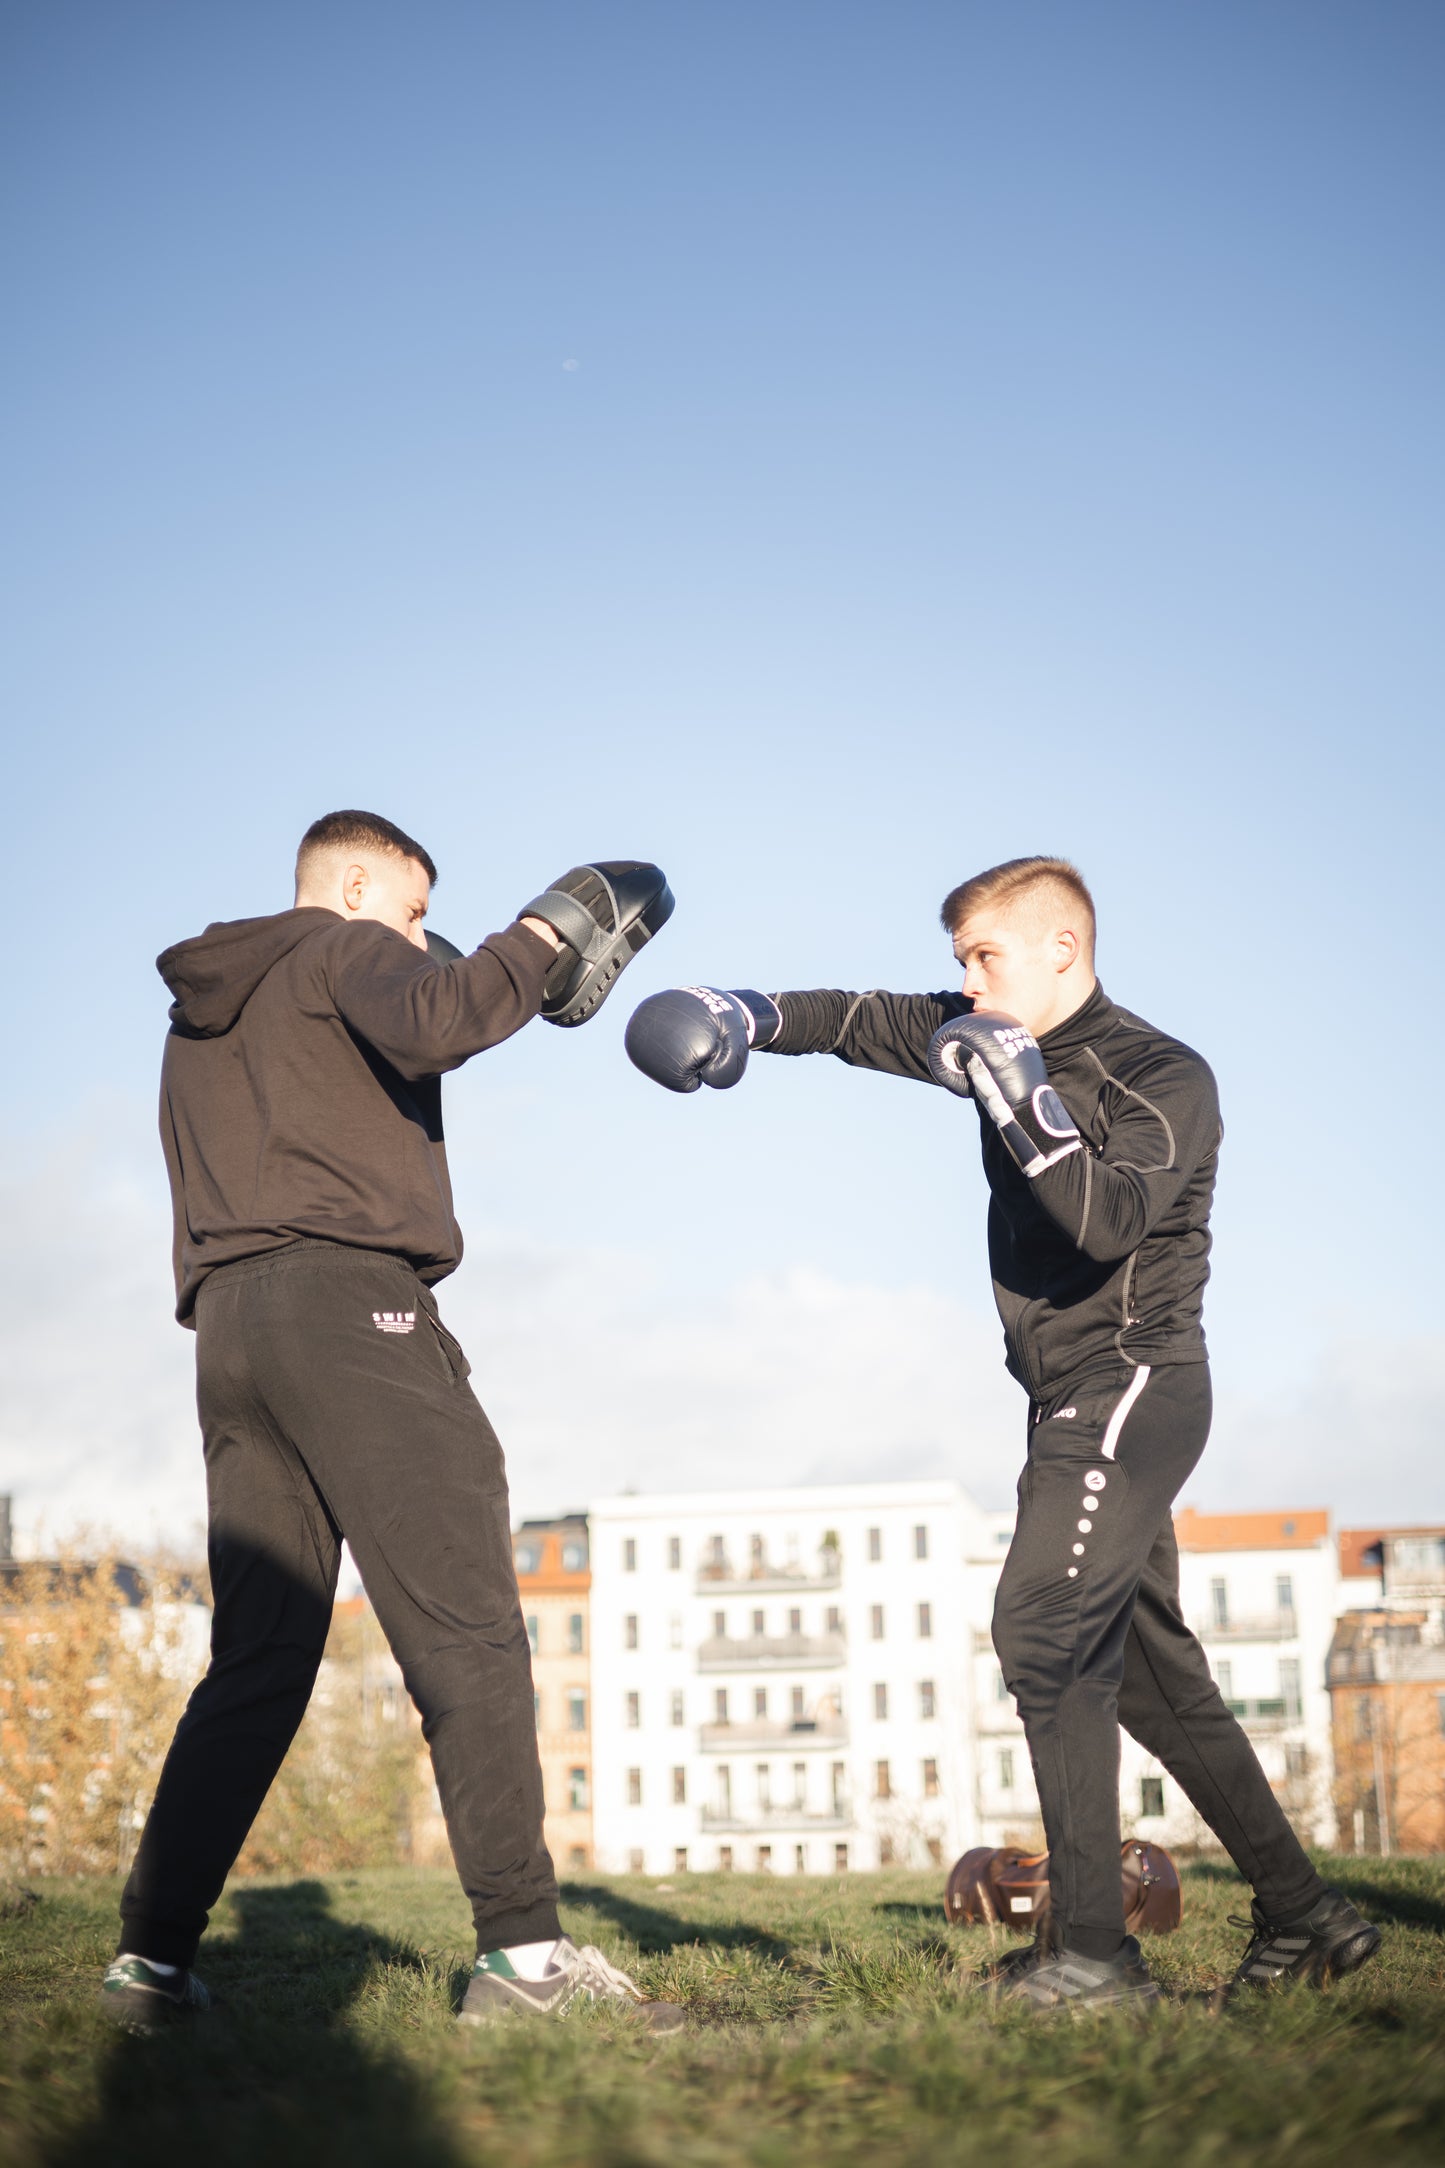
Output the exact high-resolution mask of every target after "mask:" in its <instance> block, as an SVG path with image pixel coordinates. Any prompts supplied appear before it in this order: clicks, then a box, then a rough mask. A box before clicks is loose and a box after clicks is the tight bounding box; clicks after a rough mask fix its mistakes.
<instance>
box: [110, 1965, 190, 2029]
mask: <svg viewBox="0 0 1445 2168" xmlns="http://www.w3.org/2000/svg"><path fill="white" fill-rule="evenodd" d="M100 2006H101V2008H102V2009H103V2010H104V2012H105V2014H106V2016H107V2017H108V2018H109V2019H110V2021H111V2023H112V2024H113V2025H123V2026H124V2027H125V2029H126V2031H127V2032H137V2033H144V2032H155V2031H157V2030H158V2029H159V2028H160V2027H161V2026H162V2025H170V2024H174V2023H175V2021H176V2020H177V2019H178V2018H187V2017H194V2016H196V2014H197V2013H198V2012H199V2011H202V2010H209V2009H210V2007H211V1998H210V1995H209V1993H208V1991H207V1989H206V1988H205V1987H204V1986H203V1984H202V1983H201V1981H199V1980H198V1979H197V1978H196V1976H195V1974H194V1973H193V1972H186V1971H185V1970H183V1969H180V1968H173V1967H172V1966H170V1965H167V1966H166V1967H165V1968H164V1969H161V1968H159V1967H157V1966H155V1965H152V1964H149V1963H148V1962H147V1961H146V1959H145V1958H143V1957H132V1956H130V1955H128V1954H127V1953H126V1952H124V1951H123V1952H122V1953H121V1955H120V1956H119V1957H117V1958H114V1959H113V1960H112V1962H111V1964H110V1965H109V1967H108V1968H107V1971H106V1975H105V1978H104V1979H103V1980H102V1981H101V1983H100Z"/></svg>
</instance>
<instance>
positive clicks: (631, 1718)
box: [624, 1694, 642, 1731]
mask: <svg viewBox="0 0 1445 2168" xmlns="http://www.w3.org/2000/svg"><path fill="white" fill-rule="evenodd" d="M626 1709H627V1713H626V1716H625V1718H624V1722H625V1723H626V1725H627V1729H628V1730H629V1731H640V1730H641V1728H642V1696H641V1694H629V1695H628V1696H627V1705H626Z"/></svg>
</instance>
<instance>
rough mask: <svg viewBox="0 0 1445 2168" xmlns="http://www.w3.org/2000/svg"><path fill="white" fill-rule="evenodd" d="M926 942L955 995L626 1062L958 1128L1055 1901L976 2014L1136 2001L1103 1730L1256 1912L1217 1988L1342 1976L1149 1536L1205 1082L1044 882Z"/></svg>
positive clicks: (835, 1004) (687, 1019)
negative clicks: (1022, 1425)
mask: <svg viewBox="0 0 1445 2168" xmlns="http://www.w3.org/2000/svg"><path fill="white" fill-rule="evenodd" d="M944 916H945V923H946V925H947V926H948V929H949V931H950V933H952V934H953V935H954V937H955V948H956V953H957V954H958V957H959V960H960V962H962V963H963V964H964V965H965V981H964V984H965V991H964V992H963V993H961V994H949V993H940V994H891V993H882V992H873V993H865V994H851V993H843V992H835V991H821V992H813V993H783V994H774V995H771V996H762V995H758V994H754V993H750V992H744V993H741V994H723V993H717V992H715V991H714V990H713V989H710V988H697V989H675V990H673V991H672V992H671V993H668V994H660V995H656V996H654V997H653V998H652V1000H651V1001H649V1002H645V1003H644V1004H643V1005H642V1007H641V1008H640V1009H639V1010H638V1012H637V1014H636V1016H635V1017H634V1018H633V1020H632V1023H631V1025H630V1026H629V1031H628V1050H629V1052H630V1053H631V1054H632V1057H633V1059H634V1060H635V1061H636V1062H637V1064H638V1066H639V1067H641V1068H643V1069H644V1070H646V1072H647V1073H648V1074H649V1075H651V1076H653V1077H655V1078H656V1079H657V1081H659V1082H661V1083H664V1084H667V1085H669V1086H670V1087H671V1088H672V1089H675V1090H688V1089H692V1088H695V1085H696V1083H697V1082H699V1081H700V1082H704V1083H712V1084H717V1085H724V1086H725V1085H728V1084H731V1083H734V1082H736V1081H737V1078H738V1076H739V1075H740V1074H741V1073H742V1065H743V1062H744V1061H745V1059H746V1054H747V1051H748V1048H749V1047H750V1046H751V1047H755V1048H758V1049H765V1050H766V1051H767V1052H769V1053H774V1054H795V1055H796V1054H814V1053H828V1054H833V1055H835V1056H836V1057H837V1058H838V1059H839V1060H841V1061H844V1062H847V1063H849V1064H850V1065H852V1066H855V1067H859V1068H867V1069H878V1070H882V1071H884V1072H885V1073H887V1074H889V1075H892V1076H899V1077H911V1078H914V1079H917V1080H919V1081H922V1082H925V1083H928V1082H938V1083H943V1084H945V1085H946V1086H948V1087H949V1088H951V1089H954V1090H958V1091H962V1092H963V1093H965V1094H966V1095H968V1096H971V1097H974V1098H975V1099H976V1100H977V1102H978V1105H979V1116H980V1135H981V1142H982V1148H983V1164H984V1172H985V1174H986V1176H987V1179H988V1184H989V1191H990V1202H989V1216H988V1242H989V1258H990V1265H991V1270H992V1276H993V1285H994V1294H995V1298H996V1300H997V1303H998V1309H999V1315H1000V1317H1001V1318H1002V1320H1003V1326H1004V1339H1005V1346H1006V1350H1007V1362H1008V1367H1009V1370H1010V1371H1011V1372H1012V1374H1013V1376H1014V1377H1015V1378H1017V1380H1018V1381H1019V1383H1020V1384H1021V1385H1022V1386H1023V1387H1024V1389H1025V1390H1026V1392H1027V1393H1028V1395H1029V1417H1028V1454H1027V1460H1026V1463H1025V1467H1024V1471H1023V1475H1022V1477H1021V1479H1020V1482H1019V1494H1018V1495H1019V1511H1018V1521H1017V1526H1016V1530H1015V1534H1014V1538H1013V1542H1012V1545H1011V1547H1010V1550H1009V1555H1008V1559H1007V1561H1006V1564H1005V1566H1004V1570H1003V1574H1002V1577H1001V1580H1000V1583H999V1589H998V1596H997V1603H996V1607H995V1612H994V1643H995V1647H996V1648H997V1650H998V1655H999V1660H1000V1663H1001V1665H1002V1668H1003V1673H1004V1677H1005V1680H1006V1682H1007V1684H1008V1687H1009V1690H1010V1692H1011V1693H1012V1694H1013V1695H1014V1696H1015V1698H1016V1700H1017V1702H1018V1707H1019V1712H1020V1714H1021V1716H1022V1717H1023V1721H1024V1727H1025V1732H1026V1735H1027V1738H1028V1743H1029V1751H1030V1755H1031V1757H1032V1761H1033V1766H1034V1772H1035V1778H1036V1781H1037V1786H1038V1794H1039V1802H1040V1807H1041V1811H1042V1814H1043V1820H1044V1828H1045V1832H1046V1835H1047V1839H1048V1845H1049V1854H1050V1861H1049V1879H1050V1893H1051V1908H1050V1909H1051V1922H1050V1931H1049V1935H1048V1937H1047V1938H1045V1939H1043V1940H1041V1941H1040V1943H1039V1944H1038V1945H1037V1946H1036V1947H1035V1948H1034V1949H1033V1950H1031V1951H1028V1952H1026V1953H1020V1956H1019V1958H1017V1959H1015V1960H1013V1961H1010V1962H1008V1963H1007V1964H1006V1965H1005V1966H1003V1967H1002V1968H995V1970H994V1974H993V1982H992V1984H994V1985H995V1986H998V1987H1001V1988H1003V1989H1004V1990H1005V1991H1008V1992H1012V1993H1015V1994H1018V1995H1021V1996H1023V1997H1025V1998H1026V1999H1027V2000H1029V2001H1030V2002H1032V2003H1034V2004H1035V2005H1038V2006H1042V2007H1052V2006H1054V2005H1055V2004H1058V2003H1072V2002H1077V2001H1086V2002H1108V2001H1118V2000H1125V1999H1131V1998H1135V1997H1139V1996H1144V1997H1148V1996H1151V1995H1152V1994H1153V1993H1154V1992H1155V1990H1154V1989H1153V1985H1152V1983H1151V1982H1150V1981H1149V1979H1148V1975H1147V1973H1146V1972H1145V1970H1144V1968H1143V1966H1142V1964H1141V1963H1140V1961H1139V1958H1138V1948H1137V1945H1136V1944H1133V1943H1132V1942H1131V1941H1129V1940H1128V1939H1127V1938H1126V1936H1125V1932H1124V1914H1123V1903H1122V1887H1121V1877H1120V1867H1119V1859H1120V1835H1119V1796H1118V1724H1119V1723H1120V1722H1122V1723H1123V1724H1124V1725H1125V1726H1126V1728H1127V1729H1128V1730H1129V1731H1130V1732H1131V1733H1132V1734H1133V1736H1134V1737H1135V1738H1136V1739H1137V1740H1139V1742H1140V1743H1141V1745H1143V1746H1144V1747H1146V1748H1147V1749H1148V1751H1149V1752H1150V1753H1152V1754H1154V1755H1156V1756H1157V1757H1158V1759H1159V1760H1160V1761H1161V1762H1162V1763H1163V1765H1164V1767H1165V1768H1166V1769H1168V1770H1169V1772H1170V1774H1171V1775H1172V1776H1173V1777H1174V1778H1175V1780H1176V1782H1177V1783H1178V1784H1179V1785H1180V1787H1181V1789H1182V1790H1183V1791H1184V1792H1185V1794H1186V1795H1187V1796H1188V1798H1189V1799H1190V1800H1191V1801H1192V1802H1193V1804H1194V1806H1195V1808H1196V1809H1197V1810H1198V1812H1199V1814H1200V1815H1201V1816H1202V1817H1203V1819H1204V1820H1205V1822H1207V1824H1208V1825H1209V1827H1210V1828H1211V1829H1212V1830H1213V1831H1214V1832H1215V1834H1216V1835H1217V1836H1218V1837H1219V1839H1220V1841H1221V1843H1222V1844H1223V1845H1224V1846H1225V1847H1226V1849H1227V1850H1228V1852H1229V1853H1230V1855H1231V1857H1232V1858H1233V1859H1234V1860H1235V1862H1236V1863H1237V1865H1238V1866H1239V1868H1240V1870H1241V1871H1242V1873H1244V1874H1245V1875H1246V1876H1247V1877H1248V1879H1249V1881H1250V1883H1251V1884H1252V1886H1253V1889H1254V1892H1255V1922H1256V1933H1255V1935H1254V1937H1253V1938H1252V1940H1251V1944H1250V1949H1249V1951H1248V1953H1247V1955H1246V1958H1245V1960H1244V1962H1243V1964H1242V1965H1241V1967H1240V1975H1239V1976H1240V1977H1247V1978H1249V1979H1250V1980H1253V1981H1259V1980H1265V1979H1274V1978H1279V1977H1283V1976H1284V1975H1285V1974H1286V1973H1295V1974H1307V1975H1309V1976H1311V1977H1315V1978H1321V1977H1324V1976H1325V1975H1326V1974H1327V1973H1329V1972H1331V1971H1334V1972H1338V1971H1344V1970H1349V1969H1351V1968H1352V1966H1353V1965H1354V1964H1358V1963H1361V1962H1363V1960H1364V1958H1365V1957H1367V1956H1368V1955H1369V1954H1370V1953H1371V1951H1372V1950H1373V1949H1374V1947H1375V1946H1376V1943H1377V1942H1378V1936H1377V1934H1376V1932H1375V1930H1374V1929H1373V1928H1370V1927H1369V1926H1368V1925H1367V1924H1366V1923H1365V1922H1363V1921H1361V1920H1360V1919H1359V1916H1358V1914H1356V1913H1355V1912H1354V1910H1353V1907H1351V1906H1349V1905H1348V1904H1347V1903H1346V1901H1345V1900H1344V1899H1343V1898H1342V1897H1340V1896H1339V1894H1338V1893H1337V1892H1331V1891H1327V1890H1326V1888H1325V1885H1324V1883H1323V1882H1322V1881H1321V1879H1320V1877H1319V1875H1318V1874H1317V1873H1316V1872H1315V1869H1314V1867H1313V1866H1312V1865H1311V1863H1310V1861H1309V1859H1308V1858H1307V1856H1306V1855H1305V1853H1304V1851H1303V1849H1302V1848H1301V1846H1300V1843H1299V1841H1298V1839H1297V1838H1296V1836H1295V1834H1294V1832H1293V1830H1292V1829H1291V1827H1290V1825H1289V1823H1288V1821H1287V1820H1286V1818H1285V1815H1284V1813H1283V1811H1282V1810H1281V1808H1280V1806H1279V1804H1278V1802H1277V1800H1276V1799H1275V1797H1274V1794H1273V1792H1272V1791H1271V1789H1270V1786H1269V1783H1268V1781H1267V1779H1266V1778H1265V1775H1264V1773H1263V1771H1262V1769H1261V1768H1260V1765H1259V1762H1258V1760H1257V1758H1256V1756H1255V1754H1254V1751H1253V1749H1252V1748H1251V1746H1250V1744H1249V1741H1248V1739H1247V1738H1246V1737H1245V1735H1244V1732H1243V1731H1242V1730H1241V1728H1240V1726H1239V1724H1238V1723H1237V1722H1236V1721H1235V1719H1234V1717H1233V1716H1232V1715H1231V1714H1230V1712H1229V1710H1228V1708H1227V1707H1226V1706H1225V1703H1224V1701H1223V1699H1222V1698H1221V1696H1220V1693H1219V1690H1218V1688H1217V1687H1216V1685H1215V1683H1214V1680H1213V1678H1212V1677H1211V1675H1210V1671H1209V1666H1208V1663H1207V1660H1206V1658H1205V1655H1204V1652H1203V1650H1202V1649H1201V1647H1200V1645H1199V1643H1198V1641H1197V1640H1196V1639H1195V1637H1194V1635H1193V1634H1192V1633H1191V1632H1190V1631H1189V1629H1188V1627H1187V1626H1186V1625H1185V1623H1184V1619H1183V1615H1182V1613H1181V1610H1180V1604H1179V1559H1178V1552H1177V1549H1176V1546H1175V1539H1174V1528H1173V1521H1172V1517H1171V1507H1172V1505H1173V1502H1174V1500H1175V1499H1176V1497H1177V1496H1178V1494H1179V1491H1180V1489H1181V1487H1182V1486H1183V1484H1184V1483H1185V1482H1186V1481H1187V1479H1188V1477H1189V1476H1190V1474H1191V1473H1192V1471H1193V1469H1194V1467H1195V1465H1196V1463H1197V1462H1198V1460H1199V1457H1200V1454H1201V1453H1202V1451H1203V1449H1204V1443H1205V1439H1206V1437H1207V1435H1208V1431H1209V1418H1210V1385H1209V1370H1208V1365H1207V1361H1206V1355H1205V1345H1204V1333H1203V1327H1202V1323H1201V1308H1202V1297H1203V1290H1204V1283H1205V1280H1206V1278H1207V1277H1208V1269H1209V1266H1208V1259H1209V1207H1210V1201H1211V1198H1212V1196H1213V1191H1214V1180H1215V1173H1216V1168H1217V1163H1218V1151H1219V1143H1220V1136H1221V1129H1220V1120H1219V1105H1218V1098H1217V1094H1216V1091H1215V1084H1214V1078H1213V1076H1212V1074H1211V1073H1210V1070H1209V1068H1208V1066H1207V1064H1206V1063H1205V1062H1204V1061H1203V1060H1201V1058H1200V1057H1199V1055H1197V1054H1196V1053H1194V1052H1193V1051H1192V1050H1191V1049H1190V1048H1189V1047H1187V1046H1184V1045H1182V1044H1181V1043H1180V1042H1179V1041H1178V1040H1177V1039H1173V1038H1171V1037H1169V1036H1168V1035H1167V1034H1166V1033H1164V1032H1162V1031H1159V1030H1157V1029H1156V1028H1155V1027H1154V1026H1153V1025H1151V1024H1147V1023H1145V1022H1143V1020H1142V1019H1141V1018H1139V1017H1137V1016H1134V1015H1132V1014H1130V1012H1129V1011H1128V1010H1126V1009H1122V1008H1119V1007H1118V1006H1117V1005H1116V1004H1115V1003H1114V1002H1112V1001H1111V1000H1110V999H1109V998H1108V996H1107V995H1106V994H1105V992H1104V990H1103V988H1102V987H1101V986H1100V985H1099V984H1098V982H1097V980H1096V979H1095V978H1094V975H1093V968H1092V962H1093V907H1092V903H1091V901H1090V899H1089V897H1088V891H1087V889H1085V888H1084V886H1083V883H1082V881H1081V880H1080V878H1079V876H1078V874H1077V873H1076V872H1075V870H1074V869H1073V868H1072V867H1069V866H1067V865H1066V864H1065V863H1064V862H1062V861H1054V860H1023V861H1014V862H1011V863H1010V864H1009V865H1008V866H1004V867H999V868H994V869H992V870H991V871H990V872H989V873H987V874H984V875H980V876H978V877H976V879H975V881H973V882H969V883H965V884H963V886H962V888H960V889H958V890H955V891H954V892H953V894H952V895H951V896H950V897H949V899H948V901H947V903H946V904H945V907H944ZM1005 995H1007V996H1010V997H1011V998H1008V999H1005V998H1003V997H1004V996H1005ZM1025 1011H1029V1012H1030V1013H1028V1014H1025V1013H1024V1012H1025ZM1035 1022H1036V1028H1037V1029H1038V1032H1039V1036H1038V1039H1037V1042H1035V1040H1034V1038H1033V1036H1032V1032H1031V1030H1030V1029H1028V1028H1025V1027H1026V1026H1027V1025H1030V1024H1032V1023H1035Z"/></svg>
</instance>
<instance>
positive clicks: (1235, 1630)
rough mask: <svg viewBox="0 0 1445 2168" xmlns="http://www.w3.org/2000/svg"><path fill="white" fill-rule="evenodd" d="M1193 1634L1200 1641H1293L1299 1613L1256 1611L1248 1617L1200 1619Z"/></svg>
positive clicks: (1297, 1635)
mask: <svg viewBox="0 0 1445 2168" xmlns="http://www.w3.org/2000/svg"><path fill="white" fill-rule="evenodd" d="M1194 1631H1195V1633H1196V1634H1197V1635H1198V1637H1199V1639H1200V1640H1201V1641H1296V1640H1298V1638H1299V1614H1298V1613H1297V1612H1295V1611H1259V1612H1256V1613H1255V1614H1254V1616H1253V1617H1251V1618H1226V1619H1217V1618H1206V1619H1199V1620H1197V1621H1196V1622H1195V1627H1194Z"/></svg>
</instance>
